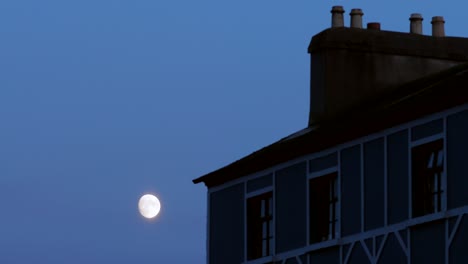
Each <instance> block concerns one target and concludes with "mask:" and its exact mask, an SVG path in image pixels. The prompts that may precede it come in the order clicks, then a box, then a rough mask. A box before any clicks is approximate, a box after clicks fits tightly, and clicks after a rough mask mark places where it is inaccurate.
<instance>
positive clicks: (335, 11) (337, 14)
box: [331, 6, 345, 28]
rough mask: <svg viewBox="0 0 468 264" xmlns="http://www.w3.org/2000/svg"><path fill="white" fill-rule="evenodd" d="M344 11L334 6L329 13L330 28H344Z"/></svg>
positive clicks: (340, 7)
mask: <svg viewBox="0 0 468 264" xmlns="http://www.w3.org/2000/svg"><path fill="white" fill-rule="evenodd" d="M344 12H345V11H344V9H343V7H342V6H334V7H332V10H331V13H332V28H336V27H344V19H343V13H344Z"/></svg>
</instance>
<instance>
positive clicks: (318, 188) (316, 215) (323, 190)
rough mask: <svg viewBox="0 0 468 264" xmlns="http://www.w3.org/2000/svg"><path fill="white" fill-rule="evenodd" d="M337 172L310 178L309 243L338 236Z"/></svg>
mask: <svg viewBox="0 0 468 264" xmlns="http://www.w3.org/2000/svg"><path fill="white" fill-rule="evenodd" d="M337 203H338V184H337V173H336V172H335V173H331V174H327V175H324V176H320V177H317V178H313V179H310V180H309V232H310V233H309V243H311V244H312V243H317V242H321V241H325V240H330V239H334V238H336V234H337V223H338V216H337Z"/></svg>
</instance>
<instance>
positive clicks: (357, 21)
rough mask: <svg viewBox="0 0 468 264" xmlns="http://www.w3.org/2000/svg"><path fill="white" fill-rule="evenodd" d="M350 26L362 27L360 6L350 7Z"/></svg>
mask: <svg viewBox="0 0 468 264" xmlns="http://www.w3.org/2000/svg"><path fill="white" fill-rule="evenodd" d="M349 15H350V16H351V27H352V28H362V16H363V15H364V13H363V12H362V10H361V9H360V8H353V9H351V13H349Z"/></svg>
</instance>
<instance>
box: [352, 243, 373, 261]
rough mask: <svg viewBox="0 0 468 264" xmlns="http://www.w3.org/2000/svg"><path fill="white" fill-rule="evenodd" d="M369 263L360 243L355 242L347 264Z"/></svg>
mask: <svg viewBox="0 0 468 264" xmlns="http://www.w3.org/2000/svg"><path fill="white" fill-rule="evenodd" d="M367 263H371V262H370V260H369V257H368V256H367V254H366V252H365V251H364V248H363V247H362V245H361V242H359V241H357V242H356V244H354V247H353V248H352V252H351V255H350V256H349V261H348V264H367Z"/></svg>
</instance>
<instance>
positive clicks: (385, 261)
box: [377, 233, 408, 264]
mask: <svg viewBox="0 0 468 264" xmlns="http://www.w3.org/2000/svg"><path fill="white" fill-rule="evenodd" d="M396 263H398V264H404V263H408V260H407V258H406V255H405V252H404V251H403V248H402V247H401V245H400V243H399V242H398V240H397V238H396V236H395V234H393V233H390V234H389V235H388V237H387V240H386V241H385V245H384V248H383V250H382V253H381V255H380V258H379V260H378V262H377V264H396Z"/></svg>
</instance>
